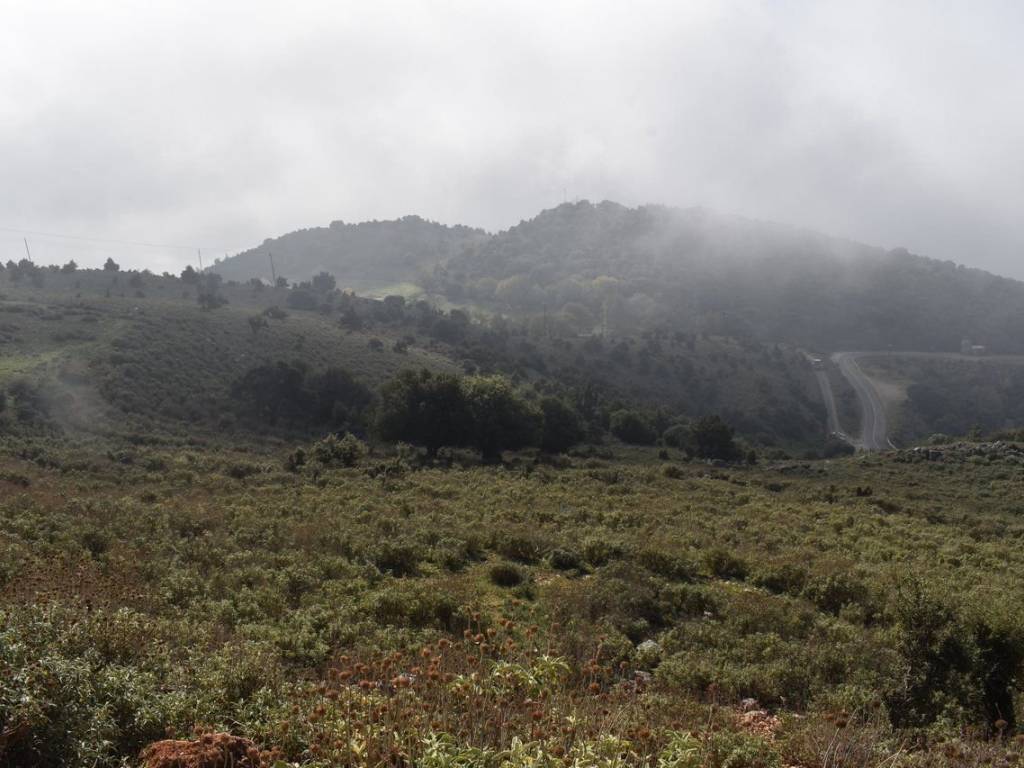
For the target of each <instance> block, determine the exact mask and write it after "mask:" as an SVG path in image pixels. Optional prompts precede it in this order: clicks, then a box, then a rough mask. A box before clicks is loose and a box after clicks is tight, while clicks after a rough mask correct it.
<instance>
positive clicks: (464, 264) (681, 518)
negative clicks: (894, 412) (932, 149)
mask: <svg viewBox="0 0 1024 768" xmlns="http://www.w3.org/2000/svg"><path fill="white" fill-rule="evenodd" d="M767 232H769V230H767V229H765V228H764V227H763V226H762V225H753V224H743V225H742V226H740V225H739V224H738V223H737V222H735V221H730V222H723V221H721V220H719V219H716V218H715V217H711V216H708V215H706V214H702V213H697V212H677V211H666V210H663V209H654V208H644V209H639V210H636V211H631V210H628V209H623V208H620V207H618V206H613V205H611V204H602V205H601V206H590V205H589V204H581V205H574V206H561V207H560V208H558V209H556V210H555V211H549V212H545V213H544V214H542V215H541V216H539V217H538V218H537V219H534V220H533V221H530V222H524V223H523V224H522V225H520V226H519V227H515V228H513V229H512V230H510V231H509V232H506V233H502V234H500V235H496V236H494V237H490V236H486V235H484V234H483V233H480V232H476V231H471V230H466V229H464V228H445V227H441V226H439V225H435V224H430V223H428V222H423V221H421V220H418V219H404V220H402V221H400V222H383V223H373V224H368V225H355V226H350V225H340V224H339V225H337V226H332V227H331V228H330V229H329V230H309V231H306V232H303V233H294V234H293V235H289V236H286V237H284V238H281V239H280V240H279V241H275V242H272V243H266V244H265V245H264V246H263V247H262V248H261V249H257V251H254V252H252V253H250V254H249V255H248V256H246V258H245V259H239V260H230V261H228V262H224V263H222V264H219V265H218V268H217V270H216V271H207V272H196V271H195V270H194V269H192V268H190V267H189V268H186V269H185V270H184V271H183V272H182V273H181V274H180V275H179V276H177V277H176V276H172V275H162V276H157V275H152V274H150V273H148V272H122V271H121V270H120V268H119V266H118V265H117V264H115V263H113V262H112V261H111V262H110V263H109V265H108V266H107V267H105V268H104V269H101V270H82V269H78V268H77V266H75V265H73V264H69V265H65V267H62V268H40V267H37V266H35V265H33V264H31V263H30V262H27V261H22V262H20V263H8V264H7V265H5V266H3V268H2V269H0V763H2V764H3V765H10V766H12V767H17V768H20V767H21V766H59V765H75V766H78V765H89V766H96V767H97V768H104V767H107V766H110V767H113V766H131V765H139V764H140V763H142V764H144V765H145V766H146V768H171V766H176V767H177V768H180V767H181V766H187V767H188V768H210V767H211V766H214V765H217V766H224V765H234V766H238V768H243V766H244V767H245V768H255V767H256V766H262V767H264V768H266V767H267V766H274V768H282V766H295V765H299V766H304V767H308V768H327V766H339V765H340V766H353V767H354V768H355V767H359V768H362V767H363V766H366V767H368V768H369V767H370V766H373V767H374V768H377V767H382V766H426V767H435V766H436V767H437V768H447V767H449V766H451V767H453V768H454V767H455V766H486V767H490V766H493V768H527V766H530V767H536V766H544V768H569V767H571V768H620V767H621V768H626V767H627V766H629V767H630V768H633V767H635V768H641V767H643V768H655V767H657V768H668V767H669V766H682V767H684V768H765V767H769V766H771V767H778V768H782V767H783V766H800V767H801V768H816V767H818V766H820V767H821V768H861V767H862V766H874V767H877V768H882V766H885V767H886V768H894V767H895V766H906V767H908V768H925V767H926V766H929V767H931V766H945V767H947V768H966V767H967V766H972V767H973V766H981V765H986V766H988V765H992V766H1007V767H1009V766H1014V765H1020V764H1022V761H1024V755H1022V741H1024V740H1022V735H1021V733H1020V726H1019V724H1018V718H1017V714H1018V713H1019V711H1020V707H1021V705H1022V703H1024V701H1022V696H1024V693H1022V691H1024V684H1022V681H1024V629H1022V626H1021V621H1020V617H1021V616H1022V615H1024V548H1022V547H1021V542H1022V541H1024V523H1022V520H1021V505H1020V482H1021V475H1020V472H1021V467H1022V466H1024V448H1021V447H1020V446H1018V445H1015V444H1009V443H1005V442H999V443H990V444H975V443H965V442H956V441H953V440H951V439H949V438H941V439H936V440H935V441H934V442H936V443H942V445H941V446H931V447H925V448H921V449H918V450H907V451H898V452H892V453H889V454H862V455H857V456H847V455H846V454H847V453H848V452H849V449H848V447H846V446H845V445H839V444H837V443H836V442H835V441H831V442H830V441H829V440H828V439H827V438H826V435H825V431H826V425H825V414H824V408H823V403H822V402H821V401H820V397H819V390H818V384H817V381H816V380H815V375H814V371H813V369H812V368H811V366H810V364H809V363H808V361H807V359H806V356H805V354H804V352H803V351H802V350H801V349H800V348H799V347H798V346H797V345H798V344H809V343H811V342H823V340H828V342H829V344H824V343H822V344H818V343H815V344H814V348H820V349H827V348H829V345H830V344H833V343H834V344H840V343H842V344H849V345H850V346H870V345H871V344H872V343H873V341H874V340H876V339H875V334H878V333H881V329H886V330H888V329H890V328H896V329H897V331H895V332H897V333H899V334H903V335H902V336H901V337H900V339H899V340H898V341H900V342H901V343H902V341H904V340H905V341H907V342H908V343H916V344H926V345H933V346H942V345H944V344H945V342H946V338H945V337H946V334H952V333H955V334H956V336H957V343H959V337H960V336H962V335H966V334H967V331H965V330H964V329H962V328H961V327H960V326H961V325H964V326H966V325H971V327H972V328H973V325H972V324H978V325H979V327H981V326H984V327H985V328H988V329H990V330H991V328H1010V327H1011V325H1010V324H1006V325H1005V326H1004V325H1000V324H999V321H1000V318H1001V317H1002V314H1001V313H1004V312H1005V311H1011V310H1012V308H1013V307H1014V306H1016V304H1015V301H1016V299H1015V298H1014V297H1015V296H1016V293H1015V291H1016V287H1015V286H1016V284H1010V283H1008V282H1006V283H1003V282H998V281H996V282H993V281H992V280H990V279H989V278H988V277H985V276H982V275H980V274H979V273H973V272H969V271H964V270H959V269H954V268H947V267H946V266H945V265H936V264H934V263H932V262H927V261H924V260H919V259H915V258H912V257H909V256H907V255H901V254H889V255H885V254H881V253H875V252H870V253H869V252H865V251H861V250H858V249H856V248H853V250H854V251H855V252H854V253H851V254H848V255H849V256H850V257H851V259H853V261H855V262H857V263H858V264H859V269H860V274H861V275H862V278H859V279H863V280H864V281H866V282H864V283H858V284H859V285H862V286H864V285H866V286H868V288H865V290H867V291H869V292H871V291H874V288H871V287H870V286H872V285H875V283H876V282H878V283H880V284H881V283H884V284H885V285H886V286H888V287H887V289H886V290H887V291H888V293H886V292H882V293H879V294H878V295H877V296H875V295H874V294H873V293H871V296H872V297H873V298H872V299H871V301H869V302H866V303H865V305H864V309H863V311H864V312H867V313H869V314H870V317H871V318H873V319H871V321H870V322H867V321H866V320H865V317H864V316H863V315H857V314H856V313H853V314H850V315H848V316H846V317H845V318H841V317H840V318H837V317H834V316H833V315H830V314H828V313H824V309H825V307H826V306H830V307H831V309H830V310H829V311H830V312H831V311H838V312H840V313H842V312H846V311H847V310H848V309H849V305H850V303H851V302H854V301H855V299H856V300H857V301H861V300H862V299H863V296H859V294H856V292H855V291H854V292H853V293H851V290H850V285H849V282H848V281H844V280H843V279H837V280H833V278H834V277H835V273H836V271H837V270H838V271H839V273H841V274H845V270H846V267H845V266H842V265H841V263H840V261H837V260H836V259H833V258H824V259H819V258H818V257H819V256H821V255H822V250H823V249H824V251H825V252H827V254H830V255H831V256H835V255H836V253H835V252H834V250H835V248H837V246H836V245H835V244H834V243H831V242H830V241H826V240H824V239H822V238H816V237H810V236H801V237H800V238H797V239H796V240H794V237H795V236H794V235H793V233H791V232H786V231H783V230H779V231H775V230H772V232H774V234H770V236H769V234H766V233H767ZM797 246H798V247H797ZM278 249H280V250H278ZM765 249H767V252H765ZM271 250H272V251H273V253H274V256H275V264H276V265H277V268H278V271H279V272H282V273H283V274H277V275H275V277H276V279H274V281H273V283H271V282H270V281H264V280H260V279H249V280H248V281H247V282H236V281H235V280H233V279H231V278H232V277H233V276H237V277H243V278H254V277H257V275H256V274H251V275H249V274H242V273H243V272H244V269H243V267H245V266H246V265H247V264H249V262H250V261H252V260H253V259H258V260H259V261H260V263H262V260H263V259H264V258H266V259H267V266H268V267H269V253H270V251H271ZM325 254H334V255H335V256H339V255H340V257H343V258H344V259H345V260H346V261H347V262H350V266H351V268H352V269H353V270H355V269H359V270H363V272H362V274H363V275H364V278H363V279H364V280H365V281H366V282H368V283H369V282H372V283H375V284H376V285H377V286H383V285H399V284H403V285H404V286H405V288H409V286H410V281H415V282H414V284H411V285H412V288H410V289H409V290H405V289H403V290H402V292H401V293H397V292H396V293H389V294H387V295H385V296H383V297H380V298H379V299H371V298H366V297H360V296H357V295H355V294H354V293H352V292H351V291H350V290H347V288H348V287H350V286H352V285H354V284H355V282H354V280H353V278H352V275H353V274H355V273H354V272H352V273H344V272H335V271H334V270H333V267H332V265H333V262H331V261H329V260H326V259H325V258H324V255H325ZM723 254H724V255H723ZM755 255H758V256H759V257H760V256H763V257H764V259H763V260H762V261H760V262H758V264H757V265H753V266H751V265H748V264H747V263H746V261H745V260H746V259H748V258H753V256H755ZM726 256H728V258H726ZM719 257H721V258H719ZM332 258H333V257H332ZM730 259H733V260H737V261H730ZM812 262H813V264H814V265H813V266H810V267H809V266H808V265H809V264H811V263H812ZM740 263H743V264H744V265H745V266H744V269H743V270H739V272H737V271H736V270H734V269H733V267H734V266H735V265H736V264H740ZM845 263H846V262H842V264H845ZM851 263H852V262H851ZM730 264H732V266H730ZM371 266H372V267H373V268H372V269H370V268H369V267H371ZM748 266H749V269H747V267H748ZM364 268H366V269H364ZM236 269H237V270H241V272H238V273H237V274H236V273H235V272H232V270H236ZM796 275H799V277H796ZM744 276H745V277H744ZM748 278H749V280H748ZM928 291H934V297H940V298H941V297H943V296H946V295H947V294H948V292H949V291H956V292H959V293H958V295H961V296H968V297H969V296H971V295H973V294H972V293H971V291H983V292H990V293H991V292H1002V293H1000V295H1001V296H1003V298H1005V302H1003V303H1000V304H999V306H998V307H994V308H992V309H991V311H987V312H976V311H970V312H968V314H969V315H970V317H969V318H967V317H966V315H965V316H963V317H961V316H959V315H957V314H956V313H957V312H959V311H960V309H961V304H965V303H966V304H969V303H970V302H969V301H966V302H961V303H959V304H957V308H956V310H955V311H953V312H951V316H950V317H949V318H947V320H948V322H946V324H945V325H944V326H942V327H941V328H939V327H937V326H934V327H933V325H932V324H931V323H932V320H933V319H934V318H933V314H932V310H933V309H934V307H933V305H932V303H931V302H932V298H929V297H930V296H932V294H927V292H928ZM919 292H920V294H921V295H920V296H918V293H919ZM926 294H927V295H926ZM1003 294H1005V295H1003ZM908 296H909V297H910V299H911V301H910V304H909V305H908V304H904V305H903V306H904V307H905V308H907V309H906V311H908V312H911V313H917V314H914V316H913V317H912V318H910V319H909V320H908V319H906V318H902V317H901V316H898V315H893V314H892V313H888V314H887V312H889V310H888V309H886V310H884V311H883V305H885V306H886V307H889V306H890V304H891V305H894V306H895V305H897V304H899V302H897V301H895V299H894V297H899V298H900V300H901V301H902V300H905V299H907V298H908ZM915 296H917V298H919V299H921V301H920V302H918V303H914V301H912V299H914V297H915ZM414 297H421V298H414ZM423 297H429V299H430V300H427V299H426V298H423ZM876 298H877V299H878V302H880V303H875V299H876ZM783 305H784V306H785V307H786V309H785V311H783V310H782V309H780V307H781V306H783ZM850 311H851V312H852V310H850ZM901 311H902V310H901ZM964 311H965V312H967V310H966V309H965V310H964ZM815 313H823V314H818V315H816V314H815ZM965 318H966V319H965ZM848 321H849V323H848ZM993 323H994V325H993ZM975 330H976V329H975ZM1000 333H1001V331H1000ZM972 334H973V335H972V338H982V335H980V334H978V333H973V331H972ZM991 338H992V339H993V340H992V342H991V343H992V344H993V345H995V344H997V343H998V344H1002V345H1004V346H1005V347H1006V348H1009V347H1010V346H1011V340H1010V337H1009V336H1006V337H1005V338H1004V337H1003V336H1000V335H999V334H996V333H995V332H993V334H992V336H991ZM997 339H998V340H997ZM1012 343H1014V344H1015V343H1018V341H1012ZM869 363H870V365H872V366H877V367H876V368H873V369H872V372H873V373H875V372H878V371H880V370H882V368H884V367H885V366H888V367H889V368H888V369H887V370H882V373H884V374H885V377H887V378H888V379H889V380H890V381H894V382H897V386H902V387H905V389H906V392H907V394H908V401H907V403H908V405H907V406H905V408H904V411H903V413H902V415H901V417H900V418H902V419H903V422H902V428H903V430H904V435H905V436H914V435H919V434H931V432H933V431H938V430H936V429H935V427H936V426H940V427H941V428H942V431H948V432H949V433H951V434H963V433H965V432H966V431H967V430H968V429H969V428H970V427H972V426H974V425H975V424H977V425H978V426H979V427H980V428H981V429H988V428H992V429H1008V428H1010V427H1015V426H1019V419H1020V418H1024V414H1018V412H1017V411H1018V405H1019V403H1017V401H1018V400H1020V398H1016V399H1014V398H1015V397H1016V394H1018V393H1017V389H1019V387H1018V384H1019V382H1018V381H1017V379H1018V378H1019V377H1018V376H1017V370H1016V368H1014V367H1013V366H1011V365H1009V364H1008V363H1007V364H1006V365H1005V366H998V367H992V368H985V369H984V371H985V372H984V374H982V373H980V371H981V370H982V367H981V365H980V364H978V363H977V362H966V361H964V362H957V363H955V364H954V363H947V362H945V361H942V362H939V361H934V360H928V359H925V358H920V357H917V358H899V357H895V356H893V357H886V359H885V360H884V361H873V360H872V361H865V365H868V364H869ZM986 365H987V364H986ZM971 366H974V367H971ZM1022 370H1024V368H1022ZM827 375H834V371H832V370H830V369H827ZM983 377H984V378H983ZM837 392H838V393H839V394H838V401H839V407H840V409H841V410H842V411H843V418H844V420H845V419H846V415H848V413H849V411H850V406H851V403H852V402H853V401H852V399H851V398H852V393H851V391H850V390H849V389H848V388H846V389H839V388H837ZM971 396H973V397H974V400H971ZM964 403H969V404H967V405H965V404H964ZM954 411H955V413H953V412H954ZM968 422H969V423H968ZM978 431H980V430H978ZM1019 436H1020V434H1019V432H1012V431H1008V432H1007V433H1006V434H1005V435H1004V437H1005V438H1007V439H1010V438H1014V437H1019ZM794 455H797V456H812V455H813V456H825V457H830V458H829V460H827V461H814V460H810V459H798V460H794V459H793V458H792V456H794ZM143 750H145V751H143Z"/></svg>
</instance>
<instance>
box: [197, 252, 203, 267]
mask: <svg viewBox="0 0 1024 768" xmlns="http://www.w3.org/2000/svg"><path fill="white" fill-rule="evenodd" d="M196 255H197V256H198V257H199V271H200V272H202V271H203V249H202V248H196Z"/></svg>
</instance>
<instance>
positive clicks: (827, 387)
mask: <svg viewBox="0 0 1024 768" xmlns="http://www.w3.org/2000/svg"><path fill="white" fill-rule="evenodd" d="M814 376H815V378H816V379H817V380H818V387H819V388H820V389H821V399H822V400H824V401H825V412H826V413H827V414H828V433H829V434H830V435H838V436H839V437H840V438H841V439H843V440H846V441H848V442H852V441H850V439H849V438H848V437H847V436H846V433H845V432H843V428H842V427H841V426H840V425H839V411H838V410H837V409H836V399H835V397H834V396H833V394H832V383H831V382H830V381H829V380H828V374H827V373H825V371H822V370H816V371H815V372H814Z"/></svg>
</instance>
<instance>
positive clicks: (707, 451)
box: [690, 416, 741, 461]
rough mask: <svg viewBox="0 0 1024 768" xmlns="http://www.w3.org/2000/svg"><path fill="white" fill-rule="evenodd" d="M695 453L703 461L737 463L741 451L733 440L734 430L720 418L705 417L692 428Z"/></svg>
mask: <svg viewBox="0 0 1024 768" xmlns="http://www.w3.org/2000/svg"><path fill="white" fill-rule="evenodd" d="M690 432H691V433H692V439H693V451H694V453H695V454H696V456H697V457H698V458H701V459H720V460H722V461H736V460H737V459H739V458H740V456H741V451H740V448H739V446H738V445H736V441H735V440H734V439H733V429H732V427H730V426H729V425H728V424H726V423H725V422H724V421H722V419H721V417H720V416H704V417H703V418H700V419H698V420H697V421H695V422H694V423H693V425H692V426H691V427H690Z"/></svg>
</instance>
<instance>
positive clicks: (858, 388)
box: [826, 352, 896, 451]
mask: <svg viewBox="0 0 1024 768" xmlns="http://www.w3.org/2000/svg"><path fill="white" fill-rule="evenodd" d="M865 354H871V353H865V352H836V353H835V354H834V355H832V362H834V363H835V364H836V366H837V367H838V368H839V372H840V373H842V374H843V378H845V379H846V380H847V381H848V382H850V386H851V387H853V391H854V392H856V393H857V400H859V401H860V412H861V419H860V437H859V438H858V439H856V440H850V439H849V438H846V439H847V440H848V441H849V442H851V443H852V444H853V445H854V446H855V447H857V448H861V449H863V450H865V451H885V450H888V449H889V448H895V447H896V446H895V445H893V444H892V440H890V439H889V425H888V422H887V420H886V417H885V406H884V405H883V403H882V399H881V398H880V397H879V396H878V390H876V389H875V385H874V384H873V383H872V381H871V379H869V378H868V377H867V376H866V375H865V374H864V371H863V370H861V367H860V365H858V364H857V358H858V357H861V356H862V355H865ZM831 389H832V388H831V387H829V394H828V397H827V398H826V405H827V401H828V400H831V401H832V409H833V410H835V398H834V397H833V396H832V391H831ZM830 420H831V417H830ZM836 421H837V422H838V416H837V417H836ZM837 433H838V434H840V435H842V432H840V431H838V430H837Z"/></svg>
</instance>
